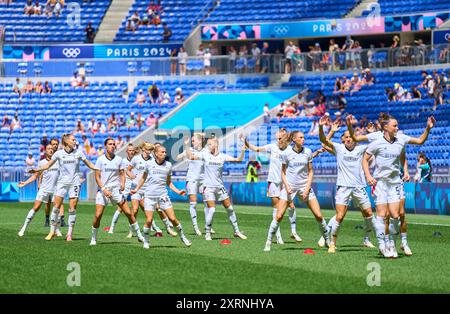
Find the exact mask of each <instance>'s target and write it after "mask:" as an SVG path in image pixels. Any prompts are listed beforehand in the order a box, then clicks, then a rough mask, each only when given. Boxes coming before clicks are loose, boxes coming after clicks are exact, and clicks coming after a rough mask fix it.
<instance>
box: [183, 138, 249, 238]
mask: <svg viewBox="0 0 450 314" xmlns="http://www.w3.org/2000/svg"><path fill="white" fill-rule="evenodd" d="M189 142H190V140H189V138H187V139H186V140H185V141H184V151H185V152H186V155H187V157H188V159H190V160H203V161H204V167H205V179H204V191H203V197H204V199H205V200H206V205H207V206H208V212H207V216H206V224H205V239H206V240H207V241H211V240H212V237H211V227H212V222H213V218H214V213H215V211H216V201H219V202H221V203H222V205H223V207H224V208H225V210H226V211H227V214H228V219H229V220H230V222H231V224H232V225H233V230H234V236H235V237H237V238H240V239H242V240H245V239H247V236H245V235H244V234H243V233H242V232H241V231H240V230H239V226H238V222H237V217H236V214H235V212H234V209H233V205H232V204H231V200H230V196H229V195H228V192H227V189H226V188H225V186H224V183H223V179H222V171H223V165H224V163H225V162H241V161H242V160H243V159H244V155H245V150H246V148H245V146H244V147H243V148H242V151H241V155H240V156H239V157H238V158H234V157H231V156H229V155H226V154H223V153H220V152H219V142H218V140H217V138H210V139H208V141H207V146H208V150H207V151H203V152H200V153H198V154H192V153H191V150H190V148H189Z"/></svg>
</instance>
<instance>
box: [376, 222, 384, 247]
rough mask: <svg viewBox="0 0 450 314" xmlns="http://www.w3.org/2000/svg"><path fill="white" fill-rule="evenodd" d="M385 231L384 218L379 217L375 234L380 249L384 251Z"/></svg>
mask: <svg viewBox="0 0 450 314" xmlns="http://www.w3.org/2000/svg"><path fill="white" fill-rule="evenodd" d="M385 230H386V225H385V224H384V218H383V217H379V216H377V217H376V218H375V234H376V236H377V241H378V247H379V248H380V250H384V248H385V243H386V241H385V236H386V234H385Z"/></svg>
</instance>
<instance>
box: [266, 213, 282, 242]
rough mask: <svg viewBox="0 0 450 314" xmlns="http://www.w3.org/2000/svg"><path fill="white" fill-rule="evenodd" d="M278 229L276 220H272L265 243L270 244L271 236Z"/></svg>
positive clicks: (278, 225) (278, 224)
mask: <svg viewBox="0 0 450 314" xmlns="http://www.w3.org/2000/svg"><path fill="white" fill-rule="evenodd" d="M279 227H280V223H279V222H278V221H277V220H276V219H273V220H272V222H271V223H270V227H269V232H268V233H267V242H270V243H272V239H273V235H274V234H275V232H276V231H277V229H278V228H279Z"/></svg>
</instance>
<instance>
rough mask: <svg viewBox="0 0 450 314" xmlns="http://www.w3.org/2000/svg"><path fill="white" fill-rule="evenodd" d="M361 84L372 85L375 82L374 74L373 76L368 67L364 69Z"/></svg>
mask: <svg viewBox="0 0 450 314" xmlns="http://www.w3.org/2000/svg"><path fill="white" fill-rule="evenodd" d="M362 84H363V85H373V84H375V76H373V74H372V72H371V71H370V69H369V68H367V69H365V70H364V74H363V79H362Z"/></svg>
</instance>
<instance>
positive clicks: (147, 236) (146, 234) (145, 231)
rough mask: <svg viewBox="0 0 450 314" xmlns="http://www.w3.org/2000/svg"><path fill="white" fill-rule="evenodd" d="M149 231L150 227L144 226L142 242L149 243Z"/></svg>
mask: <svg viewBox="0 0 450 314" xmlns="http://www.w3.org/2000/svg"><path fill="white" fill-rule="evenodd" d="M149 232H150V228H147V227H145V226H144V243H149V240H148V238H149Z"/></svg>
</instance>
